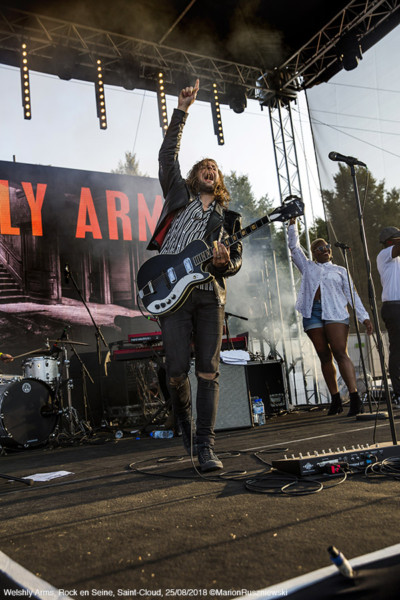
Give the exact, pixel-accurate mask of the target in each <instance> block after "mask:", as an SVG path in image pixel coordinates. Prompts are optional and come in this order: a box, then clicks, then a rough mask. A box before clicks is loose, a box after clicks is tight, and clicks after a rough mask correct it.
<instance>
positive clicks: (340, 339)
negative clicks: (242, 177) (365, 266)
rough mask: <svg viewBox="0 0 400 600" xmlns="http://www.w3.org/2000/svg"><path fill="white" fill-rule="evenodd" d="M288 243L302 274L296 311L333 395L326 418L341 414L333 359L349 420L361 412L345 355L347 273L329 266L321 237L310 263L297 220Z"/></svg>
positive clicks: (368, 326) (358, 306) (361, 316)
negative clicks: (347, 396)
mask: <svg viewBox="0 0 400 600" xmlns="http://www.w3.org/2000/svg"><path fill="white" fill-rule="evenodd" d="M288 240H289V248H290V252H291V255H292V260H293V262H294V264H295V265H296V267H297V268H298V269H299V271H300V272H301V274H302V279H301V285H300V291H299V295H298V298H297V302H296V309H297V310H298V311H299V312H300V313H301V314H302V315H303V327H304V331H305V332H306V334H307V335H308V337H309V338H310V340H311V342H312V343H313V345H314V348H315V350H316V352H317V354H318V358H319V359H320V361H321V370H322V374H323V376H324V379H325V382H326V385H327V387H328V390H329V392H330V394H331V396H332V401H331V406H330V408H329V411H328V415H336V414H339V413H341V412H343V407H342V400H341V398H340V393H339V388H338V384H337V377H336V368H335V364H334V362H333V358H334V359H335V360H336V363H337V365H338V367H339V371H340V374H341V376H342V377H343V380H344V382H345V384H346V386H347V388H348V390H349V393H350V410H349V412H348V413H347V416H349V417H352V416H354V415H356V414H358V413H359V412H360V410H361V399H360V396H359V394H358V392H357V378H356V373H355V369H354V365H353V363H352V361H351V359H350V357H349V355H348V353H347V338H348V335H349V323H350V318H349V312H348V310H347V305H348V304H351V292H350V286H349V281H348V275H347V271H346V269H345V268H344V267H340V266H339V265H334V264H333V263H332V252H331V247H330V245H329V244H327V243H326V241H325V240H324V239H322V238H319V239H317V240H314V241H313V242H312V244H311V252H312V256H313V260H309V259H308V258H307V257H306V255H305V254H304V252H303V250H302V249H301V247H300V243H299V236H298V231H297V226H296V219H291V220H290V224H289V229H288ZM352 289H353V296H354V303H355V310H356V315H357V319H358V320H359V321H360V323H363V324H364V325H365V330H366V332H367V334H368V335H371V334H372V323H371V321H370V320H369V316H368V313H367V311H366V310H365V308H364V306H363V304H362V302H361V300H360V297H359V295H358V294H357V292H356V290H355V288H354V285H352Z"/></svg>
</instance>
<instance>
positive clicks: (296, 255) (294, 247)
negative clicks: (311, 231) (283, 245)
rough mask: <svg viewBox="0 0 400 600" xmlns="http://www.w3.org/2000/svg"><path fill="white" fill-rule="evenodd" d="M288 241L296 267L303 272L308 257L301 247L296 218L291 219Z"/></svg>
mask: <svg viewBox="0 0 400 600" xmlns="http://www.w3.org/2000/svg"><path fill="white" fill-rule="evenodd" d="M288 242H289V250H290V254H291V255H292V260H293V262H294V264H295V265H296V267H297V268H298V269H299V271H300V273H303V271H304V269H305V268H306V265H307V263H308V259H307V257H306V255H305V254H304V252H303V250H302V249H301V247H300V242H299V234H298V232H297V226H296V219H295V218H293V219H290V221H289V228H288Z"/></svg>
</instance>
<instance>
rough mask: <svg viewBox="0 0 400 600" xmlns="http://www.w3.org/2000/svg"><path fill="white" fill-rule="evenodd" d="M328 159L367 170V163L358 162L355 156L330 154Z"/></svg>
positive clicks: (337, 153)
mask: <svg viewBox="0 0 400 600" xmlns="http://www.w3.org/2000/svg"><path fill="white" fill-rule="evenodd" d="M328 157H329V158H330V159H331V160H337V161H339V162H345V163H346V164H347V165H349V166H352V165H357V166H359V167H365V168H367V165H366V164H365V163H363V162H361V160H358V158H354V156H343V154H339V152H329V154H328Z"/></svg>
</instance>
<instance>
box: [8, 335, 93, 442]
mask: <svg viewBox="0 0 400 600" xmlns="http://www.w3.org/2000/svg"><path fill="white" fill-rule="evenodd" d="M50 342H52V343H53V346H52V347H50ZM75 344H76V345H81V346H87V345H88V344H86V343H84V342H76V341H72V340H69V339H68V336H67V337H66V339H59V340H47V342H46V347H44V348H38V349H37V350H32V351H31V352H26V353H25V354H20V355H18V356H14V360H15V359H18V358H25V357H27V358H25V359H24V361H23V363H22V375H21V376H20V375H4V374H0V449H1V448H2V446H5V447H10V448H29V447H36V446H40V445H43V444H46V443H47V442H48V441H49V440H50V439H53V440H55V439H56V437H57V436H58V435H59V434H61V433H63V434H66V435H67V437H70V438H71V439H74V438H75V436H76V435H77V434H78V433H79V434H81V433H83V434H85V435H87V434H88V433H90V432H91V427H90V425H89V424H88V422H87V421H80V420H79V418H78V414H77V411H76V409H75V408H74V407H73V406H72V397H71V390H72V388H73V381H72V380H71V379H70V376H69V365H70V361H69V360H68V346H69V348H70V349H72V350H74V345H75ZM74 351H75V350H74ZM75 354H76V352H75ZM89 377H90V375H89ZM65 390H66V398H65ZM85 412H86V405H85Z"/></svg>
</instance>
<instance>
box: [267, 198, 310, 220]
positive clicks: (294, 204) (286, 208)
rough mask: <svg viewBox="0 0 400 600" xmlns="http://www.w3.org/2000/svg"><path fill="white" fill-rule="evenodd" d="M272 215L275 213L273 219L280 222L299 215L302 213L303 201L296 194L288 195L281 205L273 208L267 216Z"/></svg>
mask: <svg viewBox="0 0 400 600" xmlns="http://www.w3.org/2000/svg"><path fill="white" fill-rule="evenodd" d="M272 215H276V216H275V219H273V220H274V221H282V222H284V221H289V220H290V219H294V218H295V217H301V216H302V215H304V202H303V201H302V200H301V198H299V197H298V196H288V197H287V198H285V200H284V201H283V204H282V206H279V207H278V208H275V210H273V211H272V213H270V215H269V216H270V217H271V216H272Z"/></svg>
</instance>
